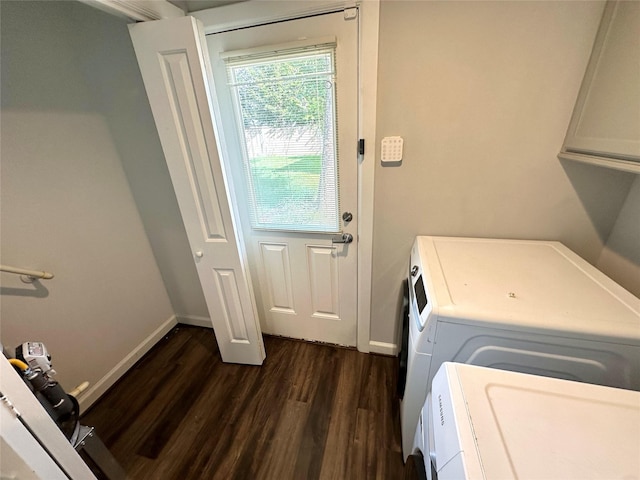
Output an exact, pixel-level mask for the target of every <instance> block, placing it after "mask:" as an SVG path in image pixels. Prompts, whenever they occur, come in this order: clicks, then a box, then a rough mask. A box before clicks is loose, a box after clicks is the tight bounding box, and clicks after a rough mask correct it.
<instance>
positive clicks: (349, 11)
mask: <svg viewBox="0 0 640 480" xmlns="http://www.w3.org/2000/svg"><path fill="white" fill-rule="evenodd" d="M356 18H358V8H357V7H352V8H345V9H344V19H345V20H354V19H356Z"/></svg>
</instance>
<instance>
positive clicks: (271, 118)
mask: <svg viewBox="0 0 640 480" xmlns="http://www.w3.org/2000/svg"><path fill="white" fill-rule="evenodd" d="M227 74H228V80H229V85H230V90H231V92H232V97H233V102H234V107H235V112H236V123H237V126H238V130H239V138H240V141H241V148H242V155H243V161H244V168H245V172H246V180H247V191H248V194H249V211H250V217H251V224H252V227H253V228H256V229H265V230H286V231H305V232H337V231H339V229H340V225H339V217H338V212H339V195H338V165H337V163H338V152H337V146H336V145H337V139H336V95H335V46H334V45H321V46H314V48H308V47H307V48H304V49H297V50H294V51H292V50H285V51H281V52H278V53H275V52H269V53H268V54H265V53H262V54H260V55H259V56H258V58H255V56H247V57H234V58H229V59H227Z"/></svg>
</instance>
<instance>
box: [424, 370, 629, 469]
mask: <svg viewBox="0 0 640 480" xmlns="http://www.w3.org/2000/svg"><path fill="white" fill-rule="evenodd" d="M433 396H434V398H440V399H443V401H445V402H447V404H446V405H438V404H437V403H434V407H433V414H434V417H435V418H436V419H438V418H440V417H439V415H441V412H444V413H443V414H444V415H447V413H448V412H452V413H449V417H450V418H455V421H456V424H455V425H454V424H453V422H450V421H448V420H449V419H448V418H444V420H443V422H442V424H440V422H436V423H435V427H434V429H435V431H434V436H435V443H436V458H437V464H438V470H440V468H441V467H442V466H444V465H446V464H447V463H448V462H449V461H450V460H452V459H458V461H463V462H464V470H465V471H466V472H473V471H475V472H476V473H477V472H478V470H477V468H478V467H479V468H480V469H481V470H482V474H483V475H482V476H483V477H484V478H487V479H502V478H563V479H567V480H570V479H581V480H585V479H596V478H636V477H637V476H638V474H639V473H640V456H639V455H638V452H639V451H640V393H639V392H634V391H630V390H620V389H615V388H610V387H602V386H598V385H590V384H585V383H579V382H572V381H568V380H559V379H554V378H547V377H540V376H535V375H527V374H523V373H514V372H507V371H502V370H496V369H489V368H484V367H477V366H471V365H462V364H454V363H445V364H443V366H442V367H441V369H440V370H439V372H438V374H437V375H436V378H435V379H434V382H433ZM452 436H455V437H456V438H457V439H458V440H459V443H458V445H457V448H454V449H449V451H450V456H451V458H450V459H447V458H443V457H441V456H440V451H439V450H438V449H439V447H441V446H442V445H443V442H444V441H445V439H446V440H447V441H449V442H450V441H451V437H452ZM443 451H444V452H446V451H447V449H446V448H443ZM460 452H463V453H464V455H463V456H460V455H459V453H460Z"/></svg>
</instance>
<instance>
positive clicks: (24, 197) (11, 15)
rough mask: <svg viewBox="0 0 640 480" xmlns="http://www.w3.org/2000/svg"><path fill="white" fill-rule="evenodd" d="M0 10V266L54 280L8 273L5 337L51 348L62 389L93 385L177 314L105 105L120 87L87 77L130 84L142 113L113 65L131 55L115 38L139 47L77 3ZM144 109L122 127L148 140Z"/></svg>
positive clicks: (136, 87)
mask: <svg viewBox="0 0 640 480" xmlns="http://www.w3.org/2000/svg"><path fill="white" fill-rule="evenodd" d="M0 7H1V21H2V24H1V35H2V45H1V46H2V92H1V93H2V112H1V113H2V117H1V120H2V124H1V125H2V131H1V135H2V138H1V140H2V144H1V150H0V154H1V162H2V163H1V174H2V178H1V187H2V192H1V200H2V204H1V211H0V214H1V218H2V230H1V237H0V240H1V255H2V262H3V263H6V264H10V265H16V266H22V267H33V268H39V269H46V270H50V271H52V272H53V273H54V274H55V278H54V279H53V280H49V281H42V282H39V283H36V284H34V285H33V286H29V285H25V284H23V283H21V282H20V280H19V278H18V277H17V276H13V275H8V274H2V276H1V282H2V297H1V301H2V303H1V314H2V323H1V326H0V328H1V329H0V335H1V340H2V343H3V344H4V345H5V346H7V347H10V348H11V349H13V347H15V346H16V345H17V344H19V343H20V342H23V341H27V340H36V341H43V342H44V343H45V344H46V345H47V347H48V348H49V350H50V353H51V354H52V356H53V364H54V367H55V368H56V369H57V371H58V379H59V380H60V381H61V383H62V385H63V387H65V388H66V389H71V388H72V387H74V386H75V385H76V384H78V383H80V382H82V381H84V380H88V381H90V382H91V383H92V384H94V385H95V384H96V382H97V381H98V380H100V379H101V378H103V377H104V376H105V375H106V374H107V373H108V372H109V371H110V370H111V369H112V368H114V367H115V366H116V365H117V364H118V362H120V361H121V360H122V359H123V358H125V357H126V356H127V355H129V354H130V353H131V352H132V351H134V349H135V348H136V347H138V346H139V345H140V344H141V342H144V341H145V340H146V339H148V338H150V336H153V334H154V332H155V333H157V332H158V331H159V330H158V329H160V330H162V328H163V326H164V327H166V326H167V325H169V324H170V323H171V319H172V317H173V313H174V311H173V308H172V306H171V303H170V301H169V297H168V295H167V292H166V289H165V286H164V284H163V281H162V278H161V276H160V272H159V270H158V266H157V264H156V262H155V259H154V256H153V253H152V250H151V248H150V245H149V241H148V239H147V236H146V234H145V230H144V227H143V223H142V221H141V218H140V215H139V213H138V210H137V208H136V204H135V202H134V198H133V196H132V194H131V190H130V188H129V184H128V182H127V178H126V176H125V171H124V170H123V166H122V161H123V160H124V159H123V158H122V152H121V151H119V147H120V146H121V145H118V144H117V143H116V141H115V139H116V135H114V134H113V133H112V131H111V128H110V127H112V126H113V122H112V121H111V120H113V119H112V118H110V114H111V113H112V111H111V110H110V109H109V108H106V107H105V105H104V104H103V103H102V102H101V101H100V96H99V95H98V94H97V93H98V91H97V90H96V89H97V87H100V86H101V88H103V89H104V90H105V91H107V92H108V91H110V90H109V89H110V88H111V87H110V86H109V85H106V84H102V85H101V83H100V79H99V78H91V76H87V75H86V74H87V70H89V71H90V70H91V69H92V68H96V72H102V73H103V74H105V75H106V77H105V79H103V80H108V82H111V81H112V80H113V79H114V77H117V76H118V75H119V74H122V75H127V78H123V79H122V80H121V81H120V83H119V84H118V86H117V87H118V88H119V89H120V93H121V94H122V95H124V98H123V99H121V100H120V101H119V103H118V104H119V105H121V104H122V103H123V102H125V103H126V102H129V103H130V104H135V103H136V102H140V99H141V98H142V99H144V98H145V97H144V96H141V95H143V93H144V92H143V90H142V91H141V90H140V85H141V81H140V80H139V78H137V77H133V78H131V77H130V72H127V71H126V70H125V71H120V70H119V69H120V65H118V64H114V63H111V62H112V61H113V60H114V58H115V59H117V58H126V55H129V54H130V55H133V52H132V51H131V52H128V51H127V50H123V49H124V48H125V45H126V44H123V43H122V42H121V41H119V40H115V41H114V40H113V38H111V37H110V36H111V35H120V36H122V37H123V38H124V39H125V40H127V39H128V35H127V30H126V25H124V23H122V22H121V21H120V20H117V19H115V17H111V16H109V15H107V14H104V13H102V12H98V11H97V10H94V9H92V8H90V7H87V6H85V5H82V4H80V3H77V2H1V5H0ZM83 22H87V24H86V25H92V26H93V27H96V30H95V31H93V32H91V31H89V30H83V28H82V27H83ZM86 25H84V26H86ZM98 27H101V28H98ZM97 44H101V45H103V47H101V50H100V49H98V50H96V49H95V48H94V47H95V45H97ZM128 48H129V50H131V47H128ZM123 52H124V53H123ZM94 55H95V57H93V56H94ZM91 60H96V61H97V62H98V64H99V63H100V62H104V65H103V66H102V67H101V66H100V65H97V64H96V65H94V64H92V63H91ZM134 62H135V61H134ZM134 65H135V63H134ZM109 68H112V69H114V70H113V72H111V75H107V74H106V70H108V69H109ZM113 108H115V107H113ZM145 108H146V109H147V110H148V105H147V106H146V107H145ZM138 112H139V113H140V117H139V125H137V124H136V122H135V120H132V119H131V118H127V116H126V115H124V116H122V117H121V118H122V121H123V122H126V123H124V125H123V126H126V127H128V128H131V129H132V131H131V133H130V135H132V136H135V135H137V134H138V132H141V135H142V137H141V139H142V140H144V138H145V137H144V135H145V132H147V133H146V134H147V135H148V132H149V131H151V128H152V126H153V124H152V123H151V124H149V122H150V120H149V118H150V115H149V114H148V113H147V112H146V111H145V110H144V109H141V110H140V109H139V110H138ZM134 113H135V107H131V109H130V110H129V114H130V115H133V114H134ZM156 142H157V137H156ZM141 152H142V153H141V156H142V157H143V158H142V159H141V161H147V160H148V158H146V157H144V155H145V153H144V152H143V151H142V150H141ZM165 187H166V186H165V185H163V186H162V188H165ZM174 201H175V200H174Z"/></svg>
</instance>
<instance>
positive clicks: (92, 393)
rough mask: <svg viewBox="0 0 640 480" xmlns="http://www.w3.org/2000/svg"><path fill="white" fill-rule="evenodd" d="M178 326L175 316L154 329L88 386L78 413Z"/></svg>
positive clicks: (79, 396)
mask: <svg viewBox="0 0 640 480" xmlns="http://www.w3.org/2000/svg"><path fill="white" fill-rule="evenodd" d="M177 324H178V321H177V319H176V316H175V315H172V316H171V318H169V320H167V321H166V322H164V323H163V324H162V325H160V326H159V327H158V328H156V329H155V331H154V332H153V333H151V335H149V336H148V337H147V338H145V339H144V340H143V341H142V342H141V343H140V344H139V345H138V346H136V347H135V348H134V349H133V350H132V351H131V353H129V355H127V356H126V357H124V358H123V359H122V360H121V361H120V362H118V364H117V365H116V366H115V367H113V368H112V369H111V370H110V371H109V372H108V373H107V374H106V375H105V376H104V377H102V378H101V379H100V380H98V381H97V382H96V383H95V384H94V385H92V386H90V387H89V388H88V389H87V390H86V391H84V392H83V393H81V394H80V395H78V403H79V404H80V411H81V412H84V411H85V410H86V409H87V408H89V407H90V406H91V405H93V403H94V402H95V401H96V400H98V398H100V396H101V395H102V394H104V392H106V391H107V390H108V389H109V388H110V387H111V386H112V385H113V384H115V383H116V382H117V381H118V379H119V378H120V377H122V375H124V374H125V373H127V371H128V370H129V369H130V368H131V367H132V366H133V364H134V363H136V362H137V361H138V360H140V358H142V356H143V355H144V354H145V353H147V352H148V351H149V350H150V349H151V347H153V346H154V345H155V344H156V343H158V342H159V341H160V339H161V338H162V337H164V336H165V335H166V334H167V333H169V331H170V330H171V329H172V328H173V327H175V326H176V325H177Z"/></svg>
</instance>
